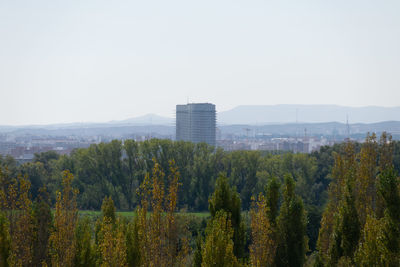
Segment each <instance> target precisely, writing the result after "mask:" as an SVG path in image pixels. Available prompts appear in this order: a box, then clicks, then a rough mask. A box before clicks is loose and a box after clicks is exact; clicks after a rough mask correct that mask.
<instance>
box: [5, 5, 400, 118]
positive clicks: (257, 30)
mask: <svg viewBox="0 0 400 267" xmlns="http://www.w3.org/2000/svg"><path fill="white" fill-rule="evenodd" d="M399 10H400V2H399V1H361V0H357V1H329V2H328V1H275V2H272V1H200V2H188V1H135V2H132V1H119V2H118V3H111V2H109V1H84V2H82V1H2V2H1V3H0V25H1V26H0V35H1V42H0V99H1V100H2V101H1V105H0V114H2V116H0V125H26V124H50V123H67V122H106V121H111V120H122V119H127V118H130V117H136V116H141V115H144V114H147V113H155V114H158V115H162V116H165V117H173V116H174V112H175V105H176V104H179V103H186V102H188V101H189V102H211V103H214V104H216V106H217V110H218V111H226V110H229V109H231V108H234V107H236V106H239V105H276V104H338V105H345V106H356V107H360V106H370V105H374V106H386V107H391V106H399V99H400V90H399V84H400V83H399V82H400V75H398V74H399V73H400V52H399V49H398V47H400V32H399V29H400V17H399V16H398V11H399Z"/></svg>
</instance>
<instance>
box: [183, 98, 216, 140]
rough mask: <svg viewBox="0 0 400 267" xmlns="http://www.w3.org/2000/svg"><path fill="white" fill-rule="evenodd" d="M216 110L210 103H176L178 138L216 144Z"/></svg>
mask: <svg viewBox="0 0 400 267" xmlns="http://www.w3.org/2000/svg"><path fill="white" fill-rule="evenodd" d="M215 131H216V111H215V105H214V104H210V103H191V104H187V105H176V140H183V141H191V142H193V143H200V142H205V143H207V144H209V145H212V146H215V134H216V133H215Z"/></svg>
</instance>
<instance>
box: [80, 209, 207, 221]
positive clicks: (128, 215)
mask: <svg viewBox="0 0 400 267" xmlns="http://www.w3.org/2000/svg"><path fill="white" fill-rule="evenodd" d="M177 214H182V215H188V216H195V217H198V218H200V219H203V218H207V217H208V216H210V213H209V212H178V213H177ZM100 215H101V211H96V210H80V211H79V216H89V217H98V216H100ZM117 215H120V216H123V217H126V218H128V219H132V218H133V217H134V216H135V215H136V213H135V212H134V211H117Z"/></svg>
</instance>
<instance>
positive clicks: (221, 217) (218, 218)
mask: <svg viewBox="0 0 400 267" xmlns="http://www.w3.org/2000/svg"><path fill="white" fill-rule="evenodd" d="M233 232H234V230H233V228H232V225H231V220H230V218H229V215H228V214H227V213H226V212H225V211H223V210H219V211H217V212H216V214H215V217H214V218H213V219H212V220H210V221H209V224H208V226H207V229H206V241H205V244H204V247H203V250H202V263H201V266H202V267H211V266H213V267H214V266H215V267H235V266H239V264H238V261H237V259H236V257H235V255H234V253H233V246H234V244H233V241H232V237H233Z"/></svg>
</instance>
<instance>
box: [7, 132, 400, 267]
mask: <svg viewBox="0 0 400 267" xmlns="http://www.w3.org/2000/svg"><path fill="white" fill-rule="evenodd" d="M130 146H131V149H130V150H128V149H127V147H130ZM128 151H130V152H128ZM185 151H186V152H187V153H185ZM190 151H191V152H192V153H193V154H191V153H189V152H190ZM135 153H136V154H135ZM129 154H130V155H129ZM133 155H135V156H133ZM150 157H151V159H150ZM397 157H398V143H397V142H393V141H392V140H391V139H390V137H387V136H386V134H383V135H382V136H381V138H380V139H379V140H377V138H376V136H375V135H368V136H367V138H366V140H365V142H364V143H363V144H357V143H347V144H343V145H336V146H333V147H323V148H322V149H321V151H319V152H315V153H313V154H311V155H306V154H292V153H283V154H271V153H265V154H263V153H261V152H254V151H239V152H224V151H222V150H213V149H212V148H211V147H208V146H207V145H205V144H198V145H195V144H191V143H185V142H171V141H165V140H150V141H146V142H141V143H137V142H134V141H130V140H128V141H125V142H124V144H122V143H121V142H119V141H113V142H111V143H109V144H99V145H93V146H91V147H90V148H88V149H79V150H77V151H75V152H74V153H72V154H71V155H70V156H58V155H56V154H54V153H51V152H50V153H42V154H38V155H36V156H35V160H34V162H32V163H27V164H23V165H20V166H17V165H16V164H15V162H13V161H12V159H10V158H2V159H0V166H2V167H1V168H0V169H1V174H0V178H1V179H0V186H1V188H0V204H1V214H0V254H1V256H0V266H15V265H18V266H44V265H47V266H59V265H63V266H98V265H102V266H168V265H176V266H304V265H306V266H399V255H400V249H399V247H400V197H399V189H400V185H399V178H398V175H397V173H398V172H397V169H398V164H397ZM113 158H114V160H113ZM80 160H82V162H81V161H80ZM184 160H186V161H184ZM118 166H119V167H118ZM129 166H131V167H129ZM96 168H98V169H96ZM114 168H116V169H115V170H114ZM92 172H94V173H92ZM184 173H185V175H188V176H189V177H190V179H188V178H185V175H184ZM206 174H207V175H210V176H208V177H209V178H207V176H206ZM28 175H31V176H28ZM97 175H98V176H99V177H97ZM202 175H204V176H202ZM96 177H97V178H96ZM129 177H130V178H129ZM113 179H114V180H113ZM122 185H124V186H125V187H127V186H129V185H130V186H129V187H128V188H125V187H123V186H122ZM185 186H186V187H185ZM96 187H97V189H96ZM128 189H129V190H132V191H133V192H128V191H129V190H128ZM205 189H207V190H205ZM81 190H82V191H81ZM96 190H98V191H97V192H96ZM103 190H104V191H103ZM185 190H186V191H185ZM203 190H204V191H203ZM189 193H190V194H192V195H190V194H189ZM84 194H86V196H85V195H84ZM89 196H96V197H97V198H94V200H96V201H99V203H102V204H100V205H101V207H99V209H100V208H101V210H102V215H101V216H100V217H99V218H95V219H94V220H93V219H90V218H88V217H79V216H78V209H79V208H87V207H90V208H93V209H95V208H97V207H98V206H95V203H94V200H91V201H93V202H87V201H89V199H88V197H89ZM128 196H131V201H132V203H131V204H129V201H128V200H127V198H128ZM190 198H193V199H194V200H193V199H190ZM99 199H100V200H99ZM203 202H205V203H203ZM90 203H93V204H91V205H93V206H85V205H89V204H90ZM97 205H99V204H97ZM121 205H127V207H126V208H124V209H128V210H135V211H136V216H135V217H134V219H133V220H128V219H126V218H124V217H119V216H117V215H116V209H121ZM129 205H132V208H129ZM204 205H206V208H204V207H203V206H204ZM200 207H201V208H200ZM51 208H53V209H54V210H53V212H52V210H51ZM182 210H208V211H209V212H210V217H209V218H208V219H207V220H202V221H201V222H198V221H197V226H196V227H194V226H193V220H192V219H191V218H189V217H188V216H186V215H185V213H180V212H178V211H182Z"/></svg>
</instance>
